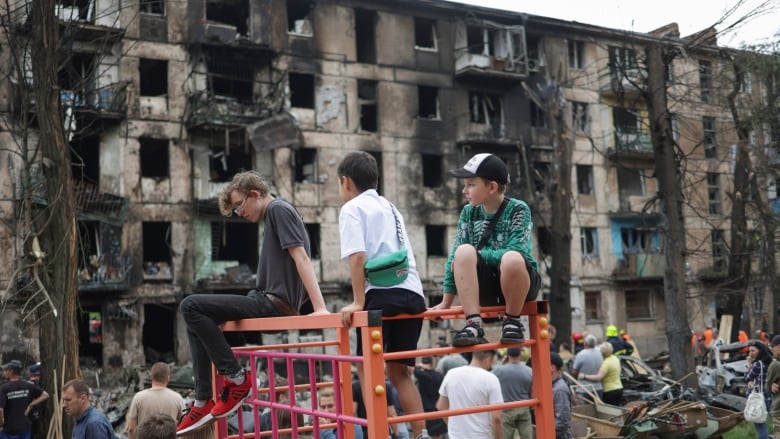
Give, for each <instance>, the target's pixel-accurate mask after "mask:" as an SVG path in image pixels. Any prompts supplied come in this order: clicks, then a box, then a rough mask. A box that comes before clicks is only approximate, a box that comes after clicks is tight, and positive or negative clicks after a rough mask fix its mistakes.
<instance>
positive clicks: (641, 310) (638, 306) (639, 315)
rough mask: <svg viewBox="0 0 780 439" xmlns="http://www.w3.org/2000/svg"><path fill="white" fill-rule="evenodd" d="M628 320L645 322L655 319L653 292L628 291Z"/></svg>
mask: <svg viewBox="0 0 780 439" xmlns="http://www.w3.org/2000/svg"><path fill="white" fill-rule="evenodd" d="M624 296H625V300H626V307H625V310H626V319H628V320H645V319H653V318H655V300H654V297H655V294H654V293H653V291H652V290H648V289H641V290H626V291H625V293H624Z"/></svg>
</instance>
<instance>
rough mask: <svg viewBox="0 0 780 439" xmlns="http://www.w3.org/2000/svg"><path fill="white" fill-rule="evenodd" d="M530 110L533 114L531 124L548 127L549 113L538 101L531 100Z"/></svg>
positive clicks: (537, 126) (536, 126)
mask: <svg viewBox="0 0 780 439" xmlns="http://www.w3.org/2000/svg"><path fill="white" fill-rule="evenodd" d="M528 104H529V106H530V109H529V112H530V114H531V126H532V127H535V128H547V114H546V113H545V111H544V109H542V107H540V106H538V105H536V102H534V101H533V100H529V101H528Z"/></svg>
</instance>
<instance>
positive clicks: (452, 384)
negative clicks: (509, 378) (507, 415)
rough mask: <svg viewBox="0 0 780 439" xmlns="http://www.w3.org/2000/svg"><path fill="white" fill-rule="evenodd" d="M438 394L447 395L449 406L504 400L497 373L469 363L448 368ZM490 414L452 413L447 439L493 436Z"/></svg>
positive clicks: (478, 438)
mask: <svg viewBox="0 0 780 439" xmlns="http://www.w3.org/2000/svg"><path fill="white" fill-rule="evenodd" d="M439 395H441V396H445V397H447V398H448V399H449V402H450V408H451V409H460V408H467V407H475V406H479V405H488V404H501V403H502V402H504V397H503V396H502V395H501V384H500V383H499V381H498V377H496V376H495V375H493V374H492V373H490V372H488V371H486V370H485V369H482V368H481V367H475V366H471V365H469V366H461V367H456V368H454V369H450V371H449V372H448V373H447V375H445V376H444V380H442V382H441V387H439ZM492 416H493V415H492V413H491V412H490V411H487V412H482V413H472V414H470V415H460V416H451V417H450V419H449V422H448V425H447V435H448V436H449V438H450V439H483V438H484V439H493V422H492Z"/></svg>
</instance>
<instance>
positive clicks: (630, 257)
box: [612, 253, 666, 281]
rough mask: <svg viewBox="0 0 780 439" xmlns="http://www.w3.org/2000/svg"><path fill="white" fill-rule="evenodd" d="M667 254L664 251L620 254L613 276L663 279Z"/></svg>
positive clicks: (624, 278)
mask: <svg viewBox="0 0 780 439" xmlns="http://www.w3.org/2000/svg"><path fill="white" fill-rule="evenodd" d="M664 270H666V256H665V255H664V254H662V253H652V254H648V253H637V254H629V253H623V254H622V255H618V257H617V259H616V262H615V269H614V270H613V272H612V276H613V277H615V278H616V279H617V280H627V281H630V280H638V279H663V277H664Z"/></svg>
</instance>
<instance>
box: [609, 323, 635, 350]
mask: <svg viewBox="0 0 780 439" xmlns="http://www.w3.org/2000/svg"><path fill="white" fill-rule="evenodd" d="M604 335H606V337H607V341H608V342H609V344H611V345H612V354H613V355H615V356H618V355H631V353H633V352H634V347H633V346H631V344H629V343H628V342H627V341H625V340H623V339H622V338H621V337H620V333H619V332H618V329H617V326H615V325H609V326H607V331H606V333H605V334H604Z"/></svg>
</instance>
